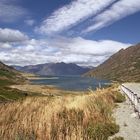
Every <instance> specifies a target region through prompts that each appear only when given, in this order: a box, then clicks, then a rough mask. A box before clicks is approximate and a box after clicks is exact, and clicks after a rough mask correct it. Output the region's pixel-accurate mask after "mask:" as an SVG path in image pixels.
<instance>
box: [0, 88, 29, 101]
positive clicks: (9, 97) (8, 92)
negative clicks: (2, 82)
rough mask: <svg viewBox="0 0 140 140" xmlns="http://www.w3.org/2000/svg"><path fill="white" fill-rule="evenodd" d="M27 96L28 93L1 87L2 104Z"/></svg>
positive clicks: (0, 97)
mask: <svg viewBox="0 0 140 140" xmlns="http://www.w3.org/2000/svg"><path fill="white" fill-rule="evenodd" d="M26 96H27V93H25V92H22V91H20V90H17V89H12V88H9V87H1V86H0V102H7V101H14V100H17V99H22V98H24V97H26Z"/></svg>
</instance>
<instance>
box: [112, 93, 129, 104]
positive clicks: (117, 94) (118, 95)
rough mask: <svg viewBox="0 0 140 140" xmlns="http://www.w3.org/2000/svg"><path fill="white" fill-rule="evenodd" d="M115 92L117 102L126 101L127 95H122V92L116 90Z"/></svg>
mask: <svg viewBox="0 0 140 140" xmlns="http://www.w3.org/2000/svg"><path fill="white" fill-rule="evenodd" d="M114 94H115V98H114V101H115V102H116V103H122V102H124V101H125V100H126V99H125V96H124V95H122V94H121V93H120V92H117V91H116V92H115V93H114Z"/></svg>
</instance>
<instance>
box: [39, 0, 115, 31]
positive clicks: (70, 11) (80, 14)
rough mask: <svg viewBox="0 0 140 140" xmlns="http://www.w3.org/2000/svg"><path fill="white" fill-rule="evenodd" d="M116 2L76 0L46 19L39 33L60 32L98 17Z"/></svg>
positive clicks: (112, 0) (111, 0) (109, 0)
mask: <svg viewBox="0 0 140 140" xmlns="http://www.w3.org/2000/svg"><path fill="white" fill-rule="evenodd" d="M114 1H116V0H76V1H72V2H71V3H70V4H68V5H66V6H64V7H62V8H60V9H58V10H56V11H55V12H54V13H53V14H52V15H51V16H50V17H48V18H47V19H45V20H44V21H43V23H42V25H41V27H40V28H38V29H37V31H40V32H42V33H47V34H49V33H52V32H59V31H62V30H64V29H67V28H69V27H71V26H73V25H76V24H77V23H79V22H81V21H83V20H85V19H87V18H88V17H90V16H93V15H96V14H97V13H99V12H100V11H101V10H103V9H104V8H105V7H107V6H108V5H110V4H111V3H113V2H114Z"/></svg>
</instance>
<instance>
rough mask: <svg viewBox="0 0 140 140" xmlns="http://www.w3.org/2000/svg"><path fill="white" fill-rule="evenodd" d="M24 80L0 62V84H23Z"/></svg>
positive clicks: (15, 71) (11, 68) (19, 74)
mask: <svg viewBox="0 0 140 140" xmlns="http://www.w3.org/2000/svg"><path fill="white" fill-rule="evenodd" d="M24 80H25V78H24V77H22V74H21V73H20V72H18V71H17V70H15V69H14V68H13V67H10V66H7V65H5V64H3V63H2V62H0V84H4V83H19V82H24Z"/></svg>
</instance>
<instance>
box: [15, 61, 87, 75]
mask: <svg viewBox="0 0 140 140" xmlns="http://www.w3.org/2000/svg"><path fill="white" fill-rule="evenodd" d="M14 68H15V69H17V70H20V71H22V72H28V73H34V74H38V75H52V76H53V75H57V76H60V75H82V74H84V73H85V72H87V71H89V70H90V68H84V67H80V66H78V65H76V64H73V63H69V64H66V63H63V62H61V63H46V64H39V65H29V66H24V67H20V66H14Z"/></svg>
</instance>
